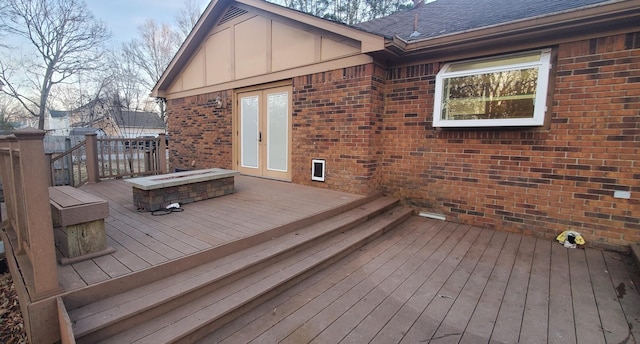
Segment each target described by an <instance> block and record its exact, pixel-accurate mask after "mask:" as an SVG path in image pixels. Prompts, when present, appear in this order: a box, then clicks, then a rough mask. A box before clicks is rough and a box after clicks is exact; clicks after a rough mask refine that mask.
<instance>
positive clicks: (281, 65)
mask: <svg viewBox="0 0 640 344" xmlns="http://www.w3.org/2000/svg"><path fill="white" fill-rule="evenodd" d="M244 2H247V3H250V2H251V0H246V1H244ZM244 2H243V3H241V2H230V5H229V6H227V7H226V8H224V9H223V10H221V11H218V12H217V13H218V18H216V19H215V20H209V23H213V25H212V26H213V27H209V28H206V27H205V25H203V23H207V19H208V18H205V19H201V22H200V23H199V25H197V26H196V29H194V31H196V30H199V31H200V37H201V38H200V40H199V41H198V42H195V41H194V40H193V36H194V34H193V33H192V35H191V36H190V37H189V38H188V39H187V42H186V43H185V46H186V47H184V46H183V47H182V48H181V51H180V52H178V55H177V56H176V58H175V59H174V61H173V62H172V64H171V65H170V66H169V68H168V70H167V72H165V74H164V75H163V78H162V79H161V80H160V81H159V83H158V85H156V88H155V89H154V94H158V95H160V96H166V97H169V98H171V95H177V94H182V95H184V94H185V92H187V93H189V91H194V90H202V89H203V88H206V89H207V90H208V91H211V88H217V89H223V88H233V87H238V85H240V86H243V85H244V86H246V85H250V84H255V83H261V82H268V81H274V80H281V79H283V78H287V77H289V78H290V77H293V76H297V75H300V74H304V73H306V72H305V71H304V70H305V68H310V67H311V66H316V70H314V72H317V67H318V66H319V65H322V64H332V68H335V63H336V61H342V62H341V63H342V64H344V67H347V66H352V65H357V64H362V63H366V62H370V61H371V60H372V58H371V57H369V56H367V55H365V54H364V52H367V51H371V50H382V49H384V38H383V37H381V36H375V35H371V34H369V33H364V32H360V31H358V30H355V29H353V28H350V27H347V26H345V25H342V24H338V23H333V22H330V21H326V20H322V19H319V18H315V17H313V16H310V15H307V14H303V13H300V12H296V11H293V12H295V13H294V14H292V15H288V16H283V15H282V13H278V11H284V12H286V11H292V10H290V9H286V8H280V7H278V6H276V5H273V4H268V3H264V4H262V2H257V3H256V4H258V5H261V6H266V7H269V6H276V8H275V9H273V8H268V9H269V10H265V9H264V8H256V7H253V6H249V5H247V4H246V3H244ZM212 4H213V3H212ZM211 6H213V5H210V7H211ZM217 6H222V4H221V3H218V4H217ZM215 13H216V12H215V11H214V10H213V9H212V8H208V9H207V11H205V14H204V15H203V17H205V16H215ZM307 19H308V21H305V20H307ZM318 21H320V23H321V24H322V25H318V23H317V22H318ZM204 30H208V31H207V32H205V34H202V31H204ZM195 36H198V35H197V33H196V35H195ZM190 39H191V41H190ZM189 45H191V47H189ZM188 51H192V53H190V54H189V53H188ZM180 60H182V61H184V62H183V63H180ZM326 69H329V68H326ZM270 79H273V80H270ZM245 84H246V85H245ZM222 85H224V87H223V86H222ZM163 88H164V92H163Z"/></svg>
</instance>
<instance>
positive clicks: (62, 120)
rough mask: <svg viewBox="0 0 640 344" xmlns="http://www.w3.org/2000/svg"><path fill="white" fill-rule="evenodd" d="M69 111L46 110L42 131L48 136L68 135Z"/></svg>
mask: <svg viewBox="0 0 640 344" xmlns="http://www.w3.org/2000/svg"><path fill="white" fill-rule="evenodd" d="M69 114H70V113H69V111H60V110H47V111H45V117H44V130H45V131H46V132H47V133H48V134H49V135H54V136H66V135H69V129H70V123H69V117H70V116H69Z"/></svg>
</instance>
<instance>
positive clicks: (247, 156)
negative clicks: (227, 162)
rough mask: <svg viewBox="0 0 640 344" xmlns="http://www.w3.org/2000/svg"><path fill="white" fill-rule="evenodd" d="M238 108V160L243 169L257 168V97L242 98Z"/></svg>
mask: <svg viewBox="0 0 640 344" xmlns="http://www.w3.org/2000/svg"><path fill="white" fill-rule="evenodd" d="M240 107H241V108H240V130H241V131H240V135H241V140H242V151H241V159H240V160H241V163H242V166H243V167H250V168H258V136H259V132H258V97H257V96H254V97H244V98H242V99H241V100H240Z"/></svg>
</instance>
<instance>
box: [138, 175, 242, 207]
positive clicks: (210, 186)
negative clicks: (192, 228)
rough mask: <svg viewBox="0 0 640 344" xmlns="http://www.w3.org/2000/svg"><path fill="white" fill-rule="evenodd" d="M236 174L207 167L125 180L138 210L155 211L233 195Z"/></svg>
mask: <svg viewBox="0 0 640 344" xmlns="http://www.w3.org/2000/svg"><path fill="white" fill-rule="evenodd" d="M238 174H240V172H238V171H232V170H225V169H222V168H211V169H206V170H194V171H185V172H176V173H169V174H162V175H156V176H149V177H140V178H131V179H127V180H125V181H126V182H127V183H129V184H131V185H132V186H133V204H134V205H135V206H136V207H137V208H138V210H144V211H156V210H160V209H164V208H165V207H166V206H167V205H169V204H171V203H180V204H186V203H191V202H196V201H201V200H205V199H209V198H214V197H220V196H224V195H228V194H231V193H233V191H234V177H235V176H236V175H238Z"/></svg>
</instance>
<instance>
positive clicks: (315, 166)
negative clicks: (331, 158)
mask: <svg viewBox="0 0 640 344" xmlns="http://www.w3.org/2000/svg"><path fill="white" fill-rule="evenodd" d="M325 167H326V162H325V161H324V160H322V159H313V160H311V180H315V181H318V182H324V176H325Z"/></svg>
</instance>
